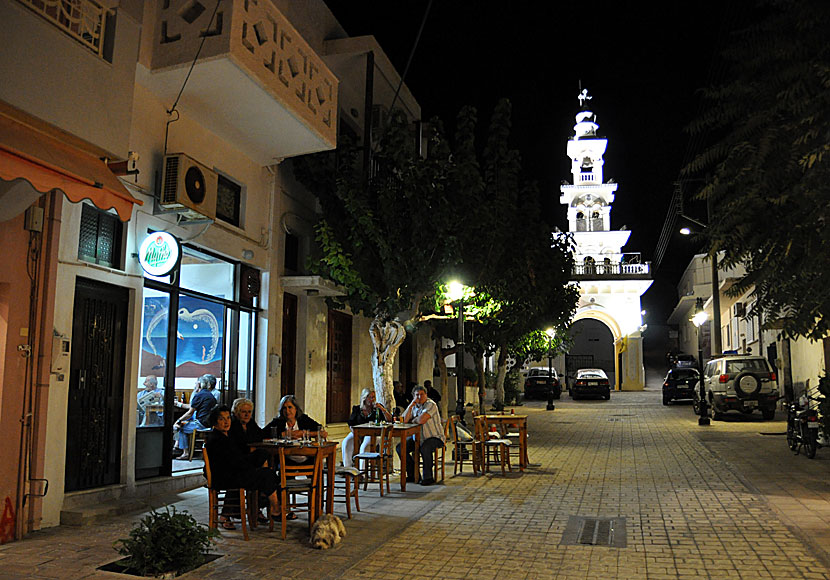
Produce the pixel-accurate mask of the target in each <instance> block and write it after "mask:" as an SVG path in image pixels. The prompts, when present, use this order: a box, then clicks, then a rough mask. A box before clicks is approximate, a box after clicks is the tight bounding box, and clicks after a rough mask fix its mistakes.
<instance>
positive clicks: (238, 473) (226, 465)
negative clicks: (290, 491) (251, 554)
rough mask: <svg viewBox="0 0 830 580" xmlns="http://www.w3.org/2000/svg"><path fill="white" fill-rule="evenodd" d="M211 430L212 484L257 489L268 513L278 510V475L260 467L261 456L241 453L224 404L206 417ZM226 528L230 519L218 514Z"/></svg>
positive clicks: (228, 412)
mask: <svg viewBox="0 0 830 580" xmlns="http://www.w3.org/2000/svg"><path fill="white" fill-rule="evenodd" d="M209 422H210V424H211V425H212V426H213V430H212V431H211V432H210V433H208V436H207V441H205V449H207V452H208V459H209V460H210V470H211V475H212V476H213V484H214V485H215V486H216V487H219V488H224V489H239V488H244V489H246V490H248V489H250V490H258V491H259V492H260V493H261V494H263V495H264V496H266V497H267V498H268V503H269V504H270V505H271V513H279V510H280V501H279V497H278V496H277V488H278V487H279V478H278V477H277V474H276V473H274V471H272V470H271V469H268V468H267V467H263V466H262V465H263V462H262V460H261V459H262V458H261V456H259V454H256V453H243V452H242V451H241V450H240V449H239V447H238V446H237V445H236V444H235V443H234V442H233V441H232V440H231V438H230V436H229V435H228V434H229V432H230V429H231V410H230V409H229V408H228V407H227V405H217V406H216V407H214V408H213V410H212V411H211V412H210V418H209ZM219 520H220V522H222V527H223V528H225V529H229V530H232V529H234V525H233V522H231V521H230V519H229V518H228V517H226V516H220V518H219Z"/></svg>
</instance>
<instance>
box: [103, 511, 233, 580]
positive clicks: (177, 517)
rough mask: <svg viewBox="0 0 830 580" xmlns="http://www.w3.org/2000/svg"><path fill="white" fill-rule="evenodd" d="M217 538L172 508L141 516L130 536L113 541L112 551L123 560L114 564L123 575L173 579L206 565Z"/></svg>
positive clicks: (209, 530)
mask: <svg viewBox="0 0 830 580" xmlns="http://www.w3.org/2000/svg"><path fill="white" fill-rule="evenodd" d="M218 536H219V532H218V531H217V530H212V529H210V528H208V527H207V526H205V525H203V524H200V523H199V522H197V521H196V519H195V518H194V517H193V516H191V515H190V514H189V513H188V512H187V511H186V510H185V511H181V512H177V511H176V508H175V506H174V507H173V508H172V509H171V508H166V509H165V511H163V512H157V511H155V510H153V511H152V512H150V513H149V514H147V515H146V516H144V517H143V518H142V519H141V521H140V522H138V524H136V526H135V527H134V528H133V529H132V530H131V531H130V536H129V537H128V538H121V539H120V540H116V542H115V544H114V546H113V547H114V548H115V549H116V550H117V551H118V553H119V554H121V555H122V556H126V558H124V559H123V560H121V561H120V562H118V564H119V565H120V567H121V568H122V571H123V572H124V573H128V574H135V575H141V576H150V577H155V578H175V577H176V576H178V575H179V574H184V573H185V572H188V571H190V570H193V569H194V568H197V567H199V566H200V565H202V564H204V563H205V562H206V561H210V560H211V559H212V558H210V554H209V553H208V552H209V550H210V548H211V547H212V546H213V545H214V544H215V543H216V538H217V537H218Z"/></svg>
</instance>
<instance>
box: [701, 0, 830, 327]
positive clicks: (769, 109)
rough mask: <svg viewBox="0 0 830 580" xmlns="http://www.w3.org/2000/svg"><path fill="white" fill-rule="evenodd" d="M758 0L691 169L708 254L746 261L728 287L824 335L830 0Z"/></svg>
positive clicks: (775, 319) (829, 249)
mask: <svg viewBox="0 0 830 580" xmlns="http://www.w3.org/2000/svg"><path fill="white" fill-rule="evenodd" d="M759 7H760V8H761V10H756V11H755V12H753V13H752V14H757V15H760V17H759V19H758V20H757V21H756V22H753V23H751V24H749V25H748V26H747V27H746V28H745V29H743V30H741V31H740V32H738V33H737V34H736V35H735V37H734V42H733V43H732V45H731V46H730V47H729V49H728V50H727V51H726V52H725V53H724V55H723V56H724V58H725V60H726V62H727V64H728V66H729V74H728V79H729V80H727V81H726V82H724V83H723V84H722V85H720V86H716V87H712V88H709V89H706V90H704V91H703V97H704V104H705V109H704V110H703V112H702V114H701V115H700V117H699V118H698V119H697V120H696V121H695V122H694V123H692V124H691V125H690V129H691V131H692V132H693V133H696V134H707V135H711V136H714V137H713V141H712V143H711V145H709V146H708V148H707V149H706V150H705V151H704V152H703V153H701V154H700V155H699V156H697V157H696V158H695V159H694V160H693V161H692V162H691V163H690V164H689V165H688V166H687V167H686V168H685V172H686V173H688V174H694V173H699V174H704V175H707V176H708V177H707V185H706V186H705V188H704V189H703V190H702V192H701V194H700V195H701V197H702V198H704V199H706V200H707V201H708V202H709V203H710V207H711V208H712V211H711V213H710V220H709V227H708V228H707V230H706V234H705V235H706V238H707V241H708V245H709V254H710V256H714V255H716V253H717V252H721V251H722V252H724V258H723V259H722V260H721V267H722V268H724V269H726V268H729V267H731V266H733V265H736V264H743V265H744V267H745V268H746V275H745V276H744V277H743V278H742V279H741V280H740V281H739V283H738V284H736V285H735V286H733V287H732V289H731V290H730V293H731V294H732V295H735V296H738V295H741V294H743V293H744V292H746V291H747V290H749V289H753V288H754V290H753V293H752V294H753V296H754V297H755V298H756V302H755V306H754V308H753V310H752V311H751V312H750V314H751V315H757V314H760V315H762V319H763V320H764V321H765V326H767V327H769V326H772V325H774V324H777V325H781V326H782V327H783V329H784V331H785V333H786V334H788V335H790V336H806V337H809V338H812V339H818V338H821V337H823V336H825V335H826V334H827V332H828V330H830V322H828V318H827V312H828V308H829V307H830V227H828V226H830V185H828V184H830V43H828V42H827V31H828V30H830V4H828V3H827V2H826V1H824V0H799V1H795V0H779V1H776V2H762V3H760V6H759Z"/></svg>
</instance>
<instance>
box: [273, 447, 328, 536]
mask: <svg viewBox="0 0 830 580" xmlns="http://www.w3.org/2000/svg"><path fill="white" fill-rule="evenodd" d="M312 449H314V450H315V452H314V453H311V454H309V455H306V457H308V458H309V461H306V462H305V463H294V462H293V461H291V460H290V459H288V457H289V456H290V455H292V452H293V450H292V449H291V448H290V447H280V448H279V450H278V453H279V458H280V521H281V523H282V539H283V540H284V539H285V533H286V526H287V522H288V512H289V511H290V510H291V509H292V508H294V509H296V508H302V509H303V510H304V511H307V512H308V530H309V532H311V526H313V525H314V521H315V520H316V519H317V503H318V497H317V494H318V493H319V492H320V474H321V472H322V468H321V466H322V463H323V448H322V447H312ZM300 476H303V477H305V479H297V478H298V477H300ZM298 495H305V496H306V498H307V501H306V503H298V502H297V499H296V498H297V496H298Z"/></svg>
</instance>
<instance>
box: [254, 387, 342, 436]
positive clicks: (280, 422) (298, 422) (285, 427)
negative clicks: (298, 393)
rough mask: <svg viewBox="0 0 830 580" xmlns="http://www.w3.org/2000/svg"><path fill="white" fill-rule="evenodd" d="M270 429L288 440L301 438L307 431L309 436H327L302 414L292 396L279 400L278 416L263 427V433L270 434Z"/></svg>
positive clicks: (317, 425) (318, 426) (310, 419)
mask: <svg viewBox="0 0 830 580" xmlns="http://www.w3.org/2000/svg"><path fill="white" fill-rule="evenodd" d="M272 427H276V428H277V433H279V434H280V436H282V437H286V438H288V439H299V438H301V437H302V436H303V431H308V432H309V435H317V434H318V433H319V434H320V435H321V436H323V437H325V436H326V435H327V433H326V430H325V429H321V427H320V423H318V422H317V421H315V420H314V419H312V418H311V417H309V416H308V415H305V414H303V410H302V409H301V408H300V406H299V405H298V404H297V399H295V398H294V395H285V396H284V397H283V398H282V399H280V406H279V414H278V415H277V416H276V417H274V419H273V420H272V421H271V422H270V423H268V424H267V425H266V426H265V432H266V433H270V432H271V428H272Z"/></svg>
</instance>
